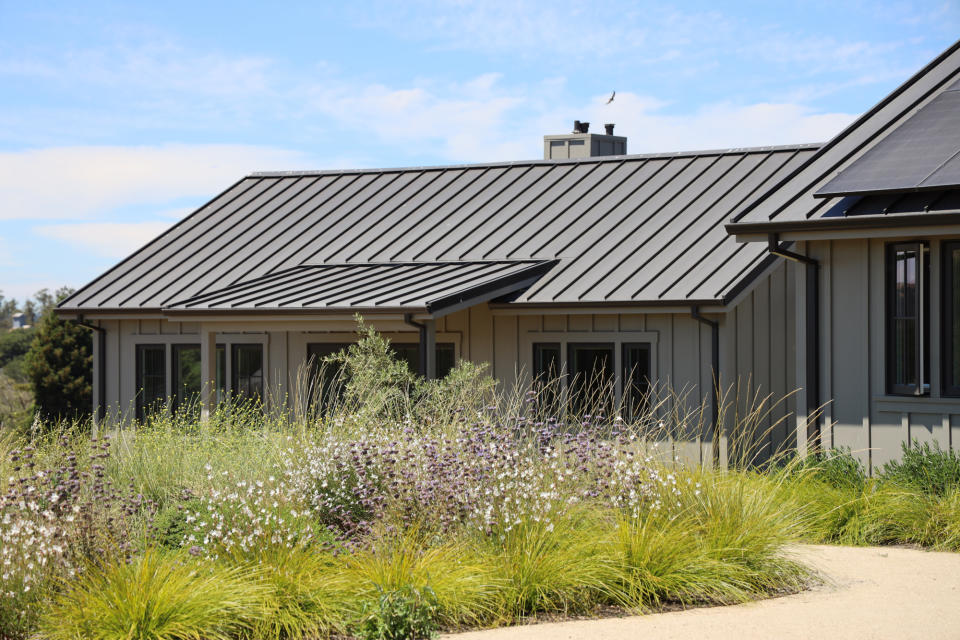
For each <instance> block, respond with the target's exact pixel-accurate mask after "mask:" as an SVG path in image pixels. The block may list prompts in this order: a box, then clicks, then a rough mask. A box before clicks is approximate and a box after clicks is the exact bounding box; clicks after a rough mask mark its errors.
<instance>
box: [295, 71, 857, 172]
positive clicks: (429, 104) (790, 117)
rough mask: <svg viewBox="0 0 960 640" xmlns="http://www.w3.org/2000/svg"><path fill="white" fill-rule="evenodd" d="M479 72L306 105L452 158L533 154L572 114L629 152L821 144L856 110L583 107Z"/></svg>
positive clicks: (331, 91) (552, 85)
mask: <svg viewBox="0 0 960 640" xmlns="http://www.w3.org/2000/svg"><path fill="white" fill-rule="evenodd" d="M498 79H499V78H498V76H496V75H495V74H486V75H484V76H481V77H479V78H477V79H475V80H473V81H471V82H468V83H465V84H461V85H446V86H429V85H428V86H421V87H386V86H382V85H372V86H366V87H346V86H341V87H336V88H329V87H327V88H324V89H323V90H318V91H317V92H316V94H315V97H314V102H313V103H312V104H313V105H314V108H316V109H318V110H321V111H323V113H324V114H325V115H326V116H328V117H330V118H332V119H333V120H334V121H336V122H337V123H338V124H339V126H341V127H348V128H351V129H358V130H365V131H367V132H372V133H373V134H375V135H376V136H377V137H378V138H379V139H380V141H381V142H382V143H384V144H386V145H391V146H392V145H396V146H409V147H410V148H411V149H418V150H421V151H428V152H430V153H435V154H438V155H441V156H443V157H445V158H446V159H448V160H450V161H454V162H475V161H503V160H519V159H526V158H531V157H537V156H538V155H539V154H540V149H541V146H540V145H541V138H542V136H543V135H545V134H556V133H563V132H565V131H569V130H570V128H571V123H572V121H573V120H574V119H579V120H585V121H588V122H591V123H592V125H593V129H592V130H593V131H600V132H602V131H603V128H602V125H603V124H604V123H607V122H613V123H615V124H616V125H617V128H616V132H617V133H618V134H619V135H625V136H627V137H628V138H629V141H628V145H629V149H630V151H631V152H633V153H640V152H649V151H686V150H693V149H710V148H724V147H747V146H768V145H776V144H789V143H804V142H823V141H825V140H828V139H830V138H831V137H833V136H834V135H836V134H837V133H838V132H840V131H841V130H842V129H843V127H845V126H846V125H847V124H849V123H850V122H852V121H853V119H854V118H855V117H856V116H855V114H849V113H821V112H817V111H816V110H814V109H812V108H810V107H807V106H804V105H803V104H800V103H794V102H786V101H784V102H777V103H768V102H761V103H754V104H734V103H726V102H721V103H714V104H708V105H705V106H703V107H701V108H699V109H695V110H690V111H683V110H681V109H680V108H679V107H678V105H673V104H670V103H668V102H665V101H663V100H660V99H657V98H656V97H653V96H643V95H638V94H635V93H631V92H618V93H617V95H616V99H615V100H614V102H613V103H612V104H610V105H607V104H605V103H606V101H607V98H608V97H609V94H605V95H602V96H595V97H594V98H593V99H591V100H590V101H589V102H588V103H586V104H574V103H571V102H568V101H564V96H563V83H562V82H558V81H557V80H556V79H551V80H549V81H545V82H543V83H541V84H540V85H538V86H537V87H533V88H531V87H527V88H524V87H511V88H502V87H500V86H499V83H498Z"/></svg>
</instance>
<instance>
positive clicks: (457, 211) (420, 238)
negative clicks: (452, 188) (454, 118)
mask: <svg viewBox="0 0 960 640" xmlns="http://www.w3.org/2000/svg"><path fill="white" fill-rule="evenodd" d="M496 168H497V167H492V168H491V167H487V168H485V169H484V170H483V173H482V175H481V177H485V176H487V175H493V171H492V169H496ZM506 173H507V172H506V170H503V171H500V173H498V174H496V175H493V177H492V178H491V179H490V181H489V182H488V183H487V185H486V186H487V187H489V186H490V185H492V184H494V183H496V182H497V181H498V180H500V178H502V177H503V176H505V175H506ZM525 174H526V172H524V173H523V174H522V175H525ZM474 184H475V183H474ZM471 186H472V185H471ZM463 191H466V189H464V190H463ZM463 191H461V192H460V193H463ZM483 191H484V189H480V190H478V191H476V192H475V193H473V194H471V195H470V196H468V197H467V199H466V200H464V201H463V202H462V203H460V204H459V205H457V206H456V207H454V208H452V209H451V210H450V211H449V212H448V213H447V214H446V215H444V216H443V217H441V218H440V219H439V220H437V221H436V222H435V223H434V224H433V227H434V228H437V227H440V226H442V225H444V224H445V223H446V222H447V220H449V219H451V218H452V217H454V216H456V215H458V214H460V217H461V218H462V217H463V215H462V213H461V211H462V210H463V209H464V208H465V207H466V206H467V205H468V204H469V203H470V202H472V201H473V200H474V199H475V198H477V197H478V196H479V195H480V194H482V193H483ZM458 195H459V194H458ZM427 233H428V232H424V233H420V234H419V235H414V237H412V238H411V239H410V241H409V242H407V243H406V244H404V245H402V246H401V247H400V248H399V249H396V250H394V252H393V253H391V254H390V255H389V256H387V259H388V260H397V259H399V258H400V256H402V255H404V254H405V253H406V252H407V251H410V249H411V248H412V247H414V246H415V245H416V244H417V243H419V242H422V241H423V240H424V238H425V237H426V236H427ZM378 255H379V254H378Z"/></svg>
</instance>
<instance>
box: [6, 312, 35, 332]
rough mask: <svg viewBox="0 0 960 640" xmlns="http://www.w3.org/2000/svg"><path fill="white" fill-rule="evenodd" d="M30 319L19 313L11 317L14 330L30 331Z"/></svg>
mask: <svg viewBox="0 0 960 640" xmlns="http://www.w3.org/2000/svg"><path fill="white" fill-rule="evenodd" d="M29 322H30V318H29V316H27V314H25V313H21V312H19V311H18V312H17V313H15V314H13V315H12V316H11V317H10V325H11V328H13V329H29V328H30V324H29Z"/></svg>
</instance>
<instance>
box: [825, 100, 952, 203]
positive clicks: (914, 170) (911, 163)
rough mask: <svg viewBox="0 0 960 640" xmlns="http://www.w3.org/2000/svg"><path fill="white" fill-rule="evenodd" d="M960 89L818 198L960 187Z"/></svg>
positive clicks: (881, 144)
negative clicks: (959, 160)
mask: <svg viewBox="0 0 960 640" xmlns="http://www.w3.org/2000/svg"><path fill="white" fill-rule="evenodd" d="M958 154H960V90H957V89H953V88H952V86H951V88H950V89H948V90H946V91H944V92H943V93H941V94H940V95H938V96H937V97H936V98H934V99H933V100H932V101H931V102H930V103H928V104H927V105H926V106H924V107H923V108H922V109H920V110H919V111H917V112H916V113H915V114H914V115H913V116H912V117H911V118H910V119H909V120H907V121H906V122H904V123H903V124H902V125H900V126H899V127H898V128H897V129H896V130H895V131H893V132H892V133H890V135H888V136H887V137H886V138H884V139H883V140H882V141H880V142H879V143H877V144H876V145H875V146H874V147H873V148H871V149H870V150H869V151H867V152H866V153H864V154H863V155H862V156H861V157H860V158H859V159H858V160H857V161H856V162H854V163H853V164H851V165H850V166H849V167H847V168H846V169H844V170H843V171H841V172H840V174H839V175H838V176H837V177H836V178H834V179H833V180H831V181H830V182H828V183H827V184H826V185H825V186H824V187H822V188H821V189H820V190H818V191H817V193H816V195H817V196H831V195H849V194H857V193H870V192H877V191H906V190H912V189H936V188H943V187H948V186H957V185H960V163H958V162H953V161H955V160H957V156H958Z"/></svg>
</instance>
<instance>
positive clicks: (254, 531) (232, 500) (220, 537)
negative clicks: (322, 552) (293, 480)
mask: <svg viewBox="0 0 960 640" xmlns="http://www.w3.org/2000/svg"><path fill="white" fill-rule="evenodd" d="M207 472H208V475H207V480H208V482H210V484H211V486H210V488H209V489H208V490H207V491H206V493H205V494H203V495H200V496H197V497H196V498H193V496H192V494H190V493H187V494H186V495H185V496H184V497H185V498H186V499H187V502H186V505H185V506H182V507H181V514H182V516H181V517H182V525H181V526H180V528H182V530H183V537H182V539H181V540H180V544H181V546H183V547H185V548H187V549H189V550H190V552H191V553H192V554H194V555H199V554H201V553H203V554H204V555H207V556H210V557H213V558H216V557H218V556H219V555H220V554H227V555H231V556H243V555H246V554H250V553H251V552H254V551H258V550H260V549H263V548H264V547H267V546H271V545H285V546H290V547H293V546H296V545H302V544H305V543H308V542H310V541H311V540H312V539H313V537H314V524H313V522H314V521H313V518H312V513H311V510H310V507H309V506H308V505H304V506H300V501H299V500H298V497H297V495H296V494H295V493H294V492H293V491H292V489H291V487H290V485H289V483H288V482H287V480H286V479H285V478H284V477H283V476H269V477H268V478H266V479H265V480H253V481H248V480H237V479H235V478H234V477H233V474H231V472H230V471H228V470H223V471H220V472H219V473H215V472H214V470H213V468H212V467H210V466H209V465H208V466H207Z"/></svg>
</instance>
